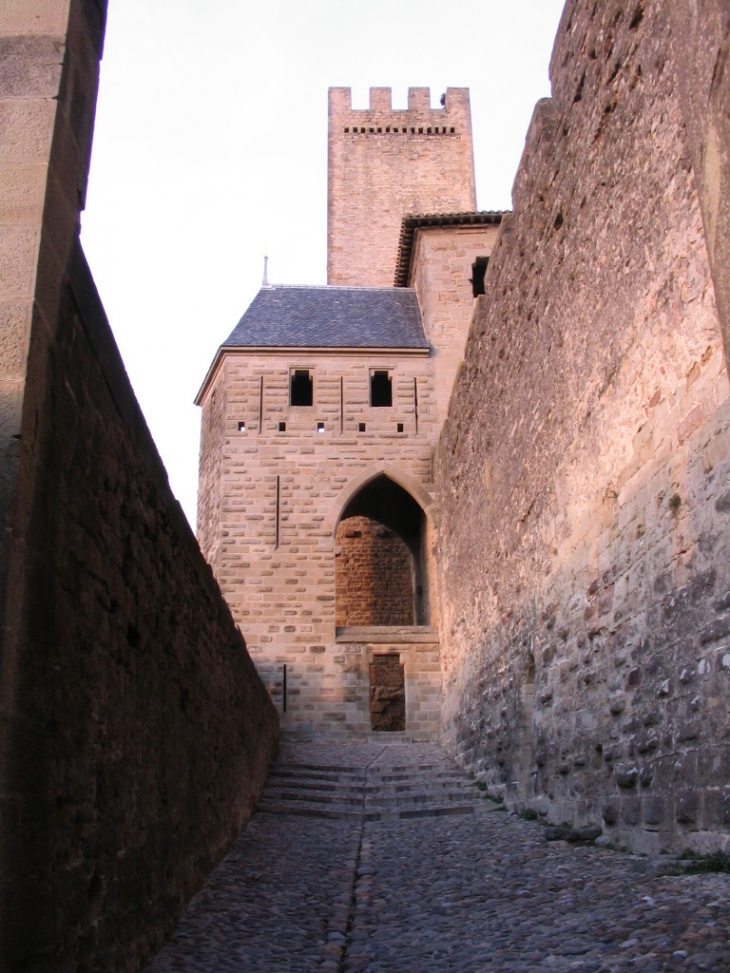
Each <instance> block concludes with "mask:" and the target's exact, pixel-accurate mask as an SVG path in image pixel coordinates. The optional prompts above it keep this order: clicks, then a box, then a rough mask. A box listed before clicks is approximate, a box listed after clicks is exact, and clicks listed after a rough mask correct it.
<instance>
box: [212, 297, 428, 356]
mask: <svg viewBox="0 0 730 973" xmlns="http://www.w3.org/2000/svg"><path fill="white" fill-rule="evenodd" d="M225 348H428V342H427V341H426V336H425V335H424V333H423V324H422V323H421V311H420V308H419V307H418V300H417V298H416V292H415V291H414V290H412V289H410V288H393V287H285V286H281V285H274V286H270V287H262V288H261V290H260V291H259V292H258V294H257V295H256V297H255V298H254V299H253V301H252V302H251V304H250V305H249V308H248V310H247V311H246V313H245V314H244V315H243V317H242V318H241V320H240V321H239V322H238V324H237V325H236V327H235V328H234V329H233V332H232V333H231V335H230V336H229V338H228V339H227V340H226V341H224V342H223V344H222V345H221V349H225Z"/></svg>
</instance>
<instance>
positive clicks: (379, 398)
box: [370, 372, 393, 408]
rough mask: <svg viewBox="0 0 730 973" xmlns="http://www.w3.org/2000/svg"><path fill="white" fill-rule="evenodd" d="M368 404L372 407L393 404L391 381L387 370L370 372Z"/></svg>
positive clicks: (383, 406) (384, 406) (385, 406)
mask: <svg viewBox="0 0 730 973" xmlns="http://www.w3.org/2000/svg"><path fill="white" fill-rule="evenodd" d="M370 405H371V406H373V408H387V407H389V406H392V405H393V381H392V379H391V377H390V375H389V373H388V372H371V373H370Z"/></svg>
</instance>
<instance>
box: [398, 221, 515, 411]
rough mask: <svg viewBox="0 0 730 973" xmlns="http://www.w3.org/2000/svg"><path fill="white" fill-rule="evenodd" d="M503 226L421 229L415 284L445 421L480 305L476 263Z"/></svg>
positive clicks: (413, 262)
mask: <svg viewBox="0 0 730 973" xmlns="http://www.w3.org/2000/svg"><path fill="white" fill-rule="evenodd" d="M498 232H499V227H498V225H491V226H490V225H487V226H456V227H454V226H429V227H421V228H419V229H417V230H416V231H415V234H414V241H413V256H412V259H411V270H410V278H411V280H410V283H411V285H412V286H413V287H414V288H415V291H416V293H417V294H418V303H419V305H420V307H421V314H422V315H423V327H424V331H425V332H426V337H427V338H428V341H429V344H430V345H431V360H432V362H433V369H434V379H435V384H436V402H437V408H438V419H439V423H443V422H444V421H445V419H446V415H447V413H448V409H449V400H450V398H451V392H452V390H453V388H454V379H455V378H456V373H457V370H458V368H459V365H460V364H461V362H462V360H463V358H464V346H465V344H466V338H467V335H468V333H469V325H470V324H471V318H472V312H473V309H474V292H473V290H472V282H471V275H472V266H473V264H474V261H475V260H476V259H477V257H489V256H490V255H491V253H492V250H493V248H494V244H495V242H496V240H497V234H498Z"/></svg>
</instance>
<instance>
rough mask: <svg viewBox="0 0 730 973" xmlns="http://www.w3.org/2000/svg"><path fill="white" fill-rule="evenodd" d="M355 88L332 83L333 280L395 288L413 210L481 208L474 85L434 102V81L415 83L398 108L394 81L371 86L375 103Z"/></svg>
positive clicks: (329, 239) (329, 218)
mask: <svg viewBox="0 0 730 973" xmlns="http://www.w3.org/2000/svg"><path fill="white" fill-rule="evenodd" d="M351 104H352V102H351V95H350V89H349V88H330V92H329V134H328V176H327V178H328V185H327V283H328V284H344V285H352V286H358V287H390V286H392V284H393V278H394V276H395V262H396V254H397V252H398V236H399V233H400V226H401V219H402V217H403V216H404V215H405V214H406V213H434V212H437V213H449V212H461V211H471V210H474V209H476V189H475V183H474V150H473V146H472V135H471V111H470V108H469V91H468V89H466V88H448V89H447V91H446V104H445V106H444V107H443V108H436V109H432V108H431V102H430V92H429V89H428V88H410V89H409V91H408V109H407V110H395V111H394V110H393V109H392V107H391V92H390V88H371V89H370V108H369V109H368V110H361V109H355V110H353V109H352V107H351Z"/></svg>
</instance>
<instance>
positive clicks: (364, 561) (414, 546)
mask: <svg viewBox="0 0 730 973" xmlns="http://www.w3.org/2000/svg"><path fill="white" fill-rule="evenodd" d="M432 513H433V498H432V497H431V495H430V494H429V493H428V491H427V490H426V489H425V488H424V487H423V485H422V484H421V483H419V482H418V481H417V480H416V479H415V478H414V477H412V476H410V475H409V474H408V473H404V471H402V470H399V469H398V468H396V467H393V466H391V465H389V464H385V463H383V464H378V465H374V466H371V467H369V468H368V469H366V470H363V471H362V473H360V475H359V476H357V477H354V478H353V479H352V480H351V481H350V482H349V483H347V484H346V485H345V486H344V487H343V489H342V490H341V491H340V493H339V494H338V496H337V498H336V500H335V503H334V504H333V506H332V509H331V512H330V517H329V520H328V527H329V529H331V530H332V533H333V535H334V538H333V539H334V540H335V541H336V546H335V579H336V582H335V583H336V613H337V617H338V622H337V624H338V625H339V626H348V625H404V624H405V625H424V624H429V621H430V615H431V610H430V606H431V597H430V588H431V585H430V583H429V576H430V573H431V572H430V570H429V555H428V551H429V548H430V546H431V545H430V543H429V538H430V529H431V525H430V520H431V516H432ZM350 523H351V524H352V527H351V528H346V526H345V525H346V524H350ZM338 528H339V529H338ZM404 558H405V560H404ZM350 619H351V620H350Z"/></svg>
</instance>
